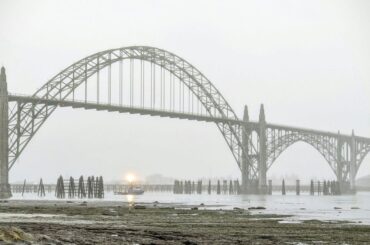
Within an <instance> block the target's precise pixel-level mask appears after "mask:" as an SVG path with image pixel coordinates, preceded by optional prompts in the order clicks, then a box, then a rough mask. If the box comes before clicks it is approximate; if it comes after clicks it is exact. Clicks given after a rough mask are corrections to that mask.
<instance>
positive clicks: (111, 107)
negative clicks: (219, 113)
mask: <svg viewBox="0 0 370 245" xmlns="http://www.w3.org/2000/svg"><path fill="white" fill-rule="evenodd" d="M8 100H9V101H18V102H23V103H35V104H45V105H51V106H60V107H72V108H83V109H86V110H97V111H114V112H119V113H129V114H139V115H149V116H159V117H168V118H177V119H187V120H194V121H203V122H214V123H229V124H232V125H234V124H240V125H243V124H244V123H245V122H244V121H242V120H238V119H233V118H222V117H212V116H209V115H199V114H190V113H183V112H175V111H166V110H155V109H151V108H142V107H140V108H138V107H131V106H124V105H115V104H103V103H102V104H98V103H96V102H89V101H87V102H85V101H77V100H74V101H72V100H59V99H50V98H40V97H34V96H26V95H19V94H9V96H8ZM248 126H249V127H252V128H257V127H258V122H256V121H248ZM266 126H267V128H271V129H278V130H286V131H293V132H300V133H301V134H305V133H306V134H314V135H322V136H329V137H337V136H338V133H334V132H328V131H320V130H315V129H307V128H299V127H291V126H285V125H279V124H272V123H267V125H266ZM340 136H341V137H345V138H350V137H351V135H344V134H340ZM355 137H356V139H357V140H361V141H364V142H368V143H370V138H366V137H361V136H355Z"/></svg>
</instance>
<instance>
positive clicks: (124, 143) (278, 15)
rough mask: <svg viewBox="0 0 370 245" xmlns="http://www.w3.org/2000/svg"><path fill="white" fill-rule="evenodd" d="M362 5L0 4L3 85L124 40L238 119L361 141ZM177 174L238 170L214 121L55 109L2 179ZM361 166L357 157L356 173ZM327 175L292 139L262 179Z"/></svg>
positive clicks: (369, 125)
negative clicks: (166, 57) (163, 53)
mask: <svg viewBox="0 0 370 245" xmlns="http://www.w3.org/2000/svg"><path fill="white" fill-rule="evenodd" d="M369 13H370V2H369V1H366V0H363V1H353V0H347V1H338V0H332V1H318V0H311V1H295V0H294V1H293V0H292V1H260V0H256V1H189V0H187V1H171V0H168V1H137V0H135V1H112V0H108V1H107V0H105V1H98V0H89V1H76V0H70V1H14V0H1V1H0V40H1V41H0V65H4V66H5V67H6V69H7V78H8V89H9V91H10V92H13V93H22V94H33V93H34V92H35V91H36V89H37V88H39V87H41V86H42V85H43V84H44V83H46V82H47V81H48V80H49V79H50V78H51V77H52V76H54V75H55V74H57V73H58V72H59V71H61V70H62V69H64V68H66V67H67V66H69V65H70V64H72V63H73V62H75V61H77V60H79V59H81V58H83V57H86V56H88V55H90V54H93V53H95V52H99V51H103V50H106V49H111V48H118V47H124V46H130V45H148V46H154V47H158V48H163V49H165V50H168V51H171V52H173V53H175V54H177V55H179V56H181V57H183V58H185V59H186V60H188V61H189V62H190V63H192V64H193V65H194V66H195V67H197V68H198V69H199V70H200V71H201V72H203V74H205V75H206V76H207V77H208V78H209V79H210V80H211V82H212V83H213V84H214V85H215V86H216V87H217V88H218V89H219V91H220V92H221V93H222V94H223V96H224V97H225V98H226V100H227V101H228V102H229V103H230V105H231V106H232V107H233V108H234V110H235V111H236V113H237V114H238V115H239V116H240V117H242V111H243V106H244V105H245V104H246V105H248V106H249V109H250V117H251V119H252V120H253V119H254V120H257V119H258V111H259V105H260V103H264V105H265V110H266V119H267V121H268V122H271V123H279V124H285V125H291V126H300V127H306V128H315V129H322V130H327V131H333V132H336V131H338V130H340V131H341V132H342V133H347V134H350V132H351V130H352V129H354V130H355V134H357V135H362V136H367V137H370V96H369V95H370V69H369V67H370V45H369V43H370V28H369V27H370V15H369ZM129 171H131V172H135V173H136V174H138V175H139V176H141V177H145V176H146V175H149V174H154V173H161V174H163V175H166V176H174V177H177V178H198V177H215V176H225V177H233V178H238V177H239V176H240V171H239V169H238V167H237V165H236V163H235V161H234V159H233V157H232V154H231V152H230V151H229V149H228V147H227V145H226V143H225V142H224V140H223V138H222V136H221V134H220V133H219V131H218V129H217V127H216V125H214V124H210V123H205V122H196V121H183V120H178V119H165V118H156V117H149V116H136V115H129V114H118V113H108V112H96V111H84V110H82V109H79V110H73V109H71V108H59V109H57V111H56V112H55V113H54V114H53V115H52V116H51V118H50V119H48V121H47V122H46V123H45V124H44V126H43V127H42V128H41V130H40V131H39V132H38V133H37V134H36V136H35V137H34V138H33V139H32V141H31V142H30V144H29V145H28V147H27V148H26V150H25V151H24V152H23V154H22V155H21V157H20V159H19V160H18V162H17V163H16V165H15V166H14V168H13V169H12V170H11V173H10V181H11V182H14V181H22V180H23V179H24V178H27V179H29V180H35V181H36V180H38V179H39V178H40V177H43V178H44V181H53V182H55V181H56V178H57V176H59V175H60V174H63V175H64V176H66V177H67V176H69V175H73V176H75V177H78V176H79V175H81V174H84V175H90V174H95V175H103V176H104V177H105V178H106V179H107V180H110V179H121V178H123V176H124V174H125V173H127V172H129ZM369 173H370V157H369V156H368V157H367V158H366V159H365V161H364V163H363V166H362V167H361V168H360V173H359V176H363V175H366V174H369ZM289 174H296V175H297V176H299V178H301V179H310V178H311V177H313V176H316V177H318V178H334V174H333V173H332V171H331V170H330V167H329V165H328V164H327V163H326V162H325V160H324V158H323V157H322V156H321V155H320V154H319V153H318V152H317V151H316V150H314V149H313V148H312V147H311V146H309V145H307V144H305V143H297V144H295V145H293V146H292V147H291V148H289V149H288V150H287V151H286V152H284V153H283V154H282V155H281V156H280V157H279V158H278V160H277V161H276V162H275V163H274V165H273V167H272V168H271V170H270V171H269V172H268V175H269V176H272V175H275V176H282V175H289Z"/></svg>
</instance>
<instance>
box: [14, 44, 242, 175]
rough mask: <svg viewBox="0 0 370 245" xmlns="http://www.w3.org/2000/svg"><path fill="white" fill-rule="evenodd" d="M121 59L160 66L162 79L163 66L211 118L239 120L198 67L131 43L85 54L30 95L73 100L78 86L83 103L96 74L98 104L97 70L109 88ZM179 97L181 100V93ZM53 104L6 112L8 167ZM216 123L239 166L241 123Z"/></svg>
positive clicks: (16, 107)
mask: <svg viewBox="0 0 370 245" xmlns="http://www.w3.org/2000/svg"><path fill="white" fill-rule="evenodd" d="M124 60H130V62H131V61H132V60H140V61H145V62H149V63H150V64H151V65H155V66H157V67H160V69H161V71H160V72H161V79H162V69H163V70H166V71H168V72H169V73H170V74H171V75H173V76H174V77H175V78H177V79H178V80H179V81H180V82H181V84H182V86H183V90H182V93H183V94H184V86H185V87H186V88H187V89H188V91H189V98H190V93H191V94H192V96H194V97H195V98H196V100H197V101H199V102H200V104H201V106H203V108H204V109H205V111H206V113H207V114H208V115H209V116H210V117H217V118H224V119H231V120H238V117H237V116H236V114H235V112H234V111H233V109H232V108H231V107H230V105H229V103H228V102H227V101H226V100H225V98H224V97H223V96H222V94H221V93H220V92H219V91H218V90H217V89H216V87H215V86H214V85H213V84H212V83H211V82H210V81H209V79H208V78H207V77H205V76H204V75H203V74H202V73H201V72H200V71H199V70H198V69H197V68H195V67H194V66H193V65H191V64H190V63H189V62H187V61H186V60H184V59H182V58H181V57H179V56H177V55H175V54H173V53H170V52H168V51H165V50H162V49H158V48H153V47H147V46H131V47H124V48H118V49H110V50H106V51H103V52H99V53H96V54H93V55H90V56H88V57H85V58H83V59H81V60H79V61H77V62H75V63H74V64H72V65H70V66H69V67H67V68H66V69H64V70H62V71H61V72H59V73H58V74H57V75H55V76H54V77H53V78H51V79H50V80H49V81H48V82H47V83H46V84H44V85H43V86H42V87H41V88H40V89H39V90H38V91H37V92H36V93H35V94H34V95H33V97H34V98H39V99H40V100H43V99H44V100H59V101H63V100H68V99H70V98H71V96H72V100H74V99H75V98H74V96H75V91H76V90H77V88H79V87H84V88H85V102H87V96H86V94H87V90H88V86H87V83H88V81H89V78H91V77H92V76H94V75H95V76H96V77H97V84H98V88H97V94H98V95H97V101H96V103H98V104H99V77H100V72H101V71H102V70H103V69H104V68H108V71H109V74H108V76H109V84H108V89H111V88H110V86H111V85H110V79H111V75H110V72H111V66H112V64H114V63H117V62H118V63H119V64H120V65H121V62H122V61H124ZM131 64H132V63H130V65H131ZM120 67H121V66H120ZM144 67H145V66H144ZM130 69H131V66H130ZM141 69H142V70H141V74H143V68H142V67H141ZM144 72H145V71H144ZM152 72H153V71H152V70H151V75H152V76H153V74H152ZM154 72H155V70H154ZM121 73H122V71H121V69H120V74H121ZM132 76H134V75H132ZM155 76H156V75H155V74H154V79H155ZM130 77H131V75H130ZM120 79H121V78H120ZM130 79H131V78H130ZM151 79H152V78H151ZM130 82H132V81H130ZM83 84H84V86H83ZM161 84H162V81H161ZM179 86H180V85H179ZM120 89H121V88H120ZM130 89H131V88H130ZM161 90H162V88H161ZM155 91H156V88H154V93H155ZM180 91H181V90H180ZM162 92H163V91H162ZM108 93H109V96H110V93H111V91H110V90H109V91H108ZM161 96H162V95H161ZM120 98H121V94H120ZM182 99H184V96H183V98H182ZM109 100H110V97H109ZM151 100H152V98H151ZM109 103H110V101H109ZM183 104H184V102H183ZM56 107H57V106H56V105H50V104H45V103H31V104H30V103H24V104H22V103H17V104H16V105H15V106H14V107H13V109H12V110H11V111H10V115H9V156H8V158H9V168H11V167H12V166H13V165H14V164H15V162H16V160H17V158H18V157H19V156H20V154H21V153H22V151H23V150H24V149H25V147H26V146H27V145H28V143H29V142H30V141H31V139H32V137H33V136H34V135H35V134H36V132H37V131H38V130H39V129H40V127H41V126H42V125H43V124H44V122H45V121H46V120H47V119H48V117H49V116H50V115H51V114H52V113H53V112H54V111H55V109H56ZM216 124H217V127H218V129H219V130H220V132H221V133H222V135H223V137H224V139H225V141H226V143H227V144H228V146H229V148H230V150H231V152H232V154H233V156H234V158H235V160H236V162H237V164H238V166H239V167H241V161H242V153H243V152H244V151H245V149H244V147H243V145H242V143H241V135H242V130H243V126H242V125H240V124H232V123H230V122H229V121H226V120H225V121H220V122H216ZM244 155H246V154H244Z"/></svg>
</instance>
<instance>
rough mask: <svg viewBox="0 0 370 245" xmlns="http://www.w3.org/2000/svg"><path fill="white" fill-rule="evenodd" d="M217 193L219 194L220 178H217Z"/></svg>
mask: <svg viewBox="0 0 370 245" xmlns="http://www.w3.org/2000/svg"><path fill="white" fill-rule="evenodd" d="M216 193H217V195H220V194H221V184H220V180H217V190H216Z"/></svg>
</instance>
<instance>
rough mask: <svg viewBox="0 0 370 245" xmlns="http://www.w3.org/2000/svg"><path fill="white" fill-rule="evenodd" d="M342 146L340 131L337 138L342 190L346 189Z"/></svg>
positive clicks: (338, 173)
mask: <svg viewBox="0 0 370 245" xmlns="http://www.w3.org/2000/svg"><path fill="white" fill-rule="evenodd" d="M342 147H343V139H342V138H341V137H340V133H339V132H338V140H337V173H336V175H337V181H338V183H339V188H340V190H341V191H346V190H345V183H344V180H343V165H344V159H343V157H342Z"/></svg>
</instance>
